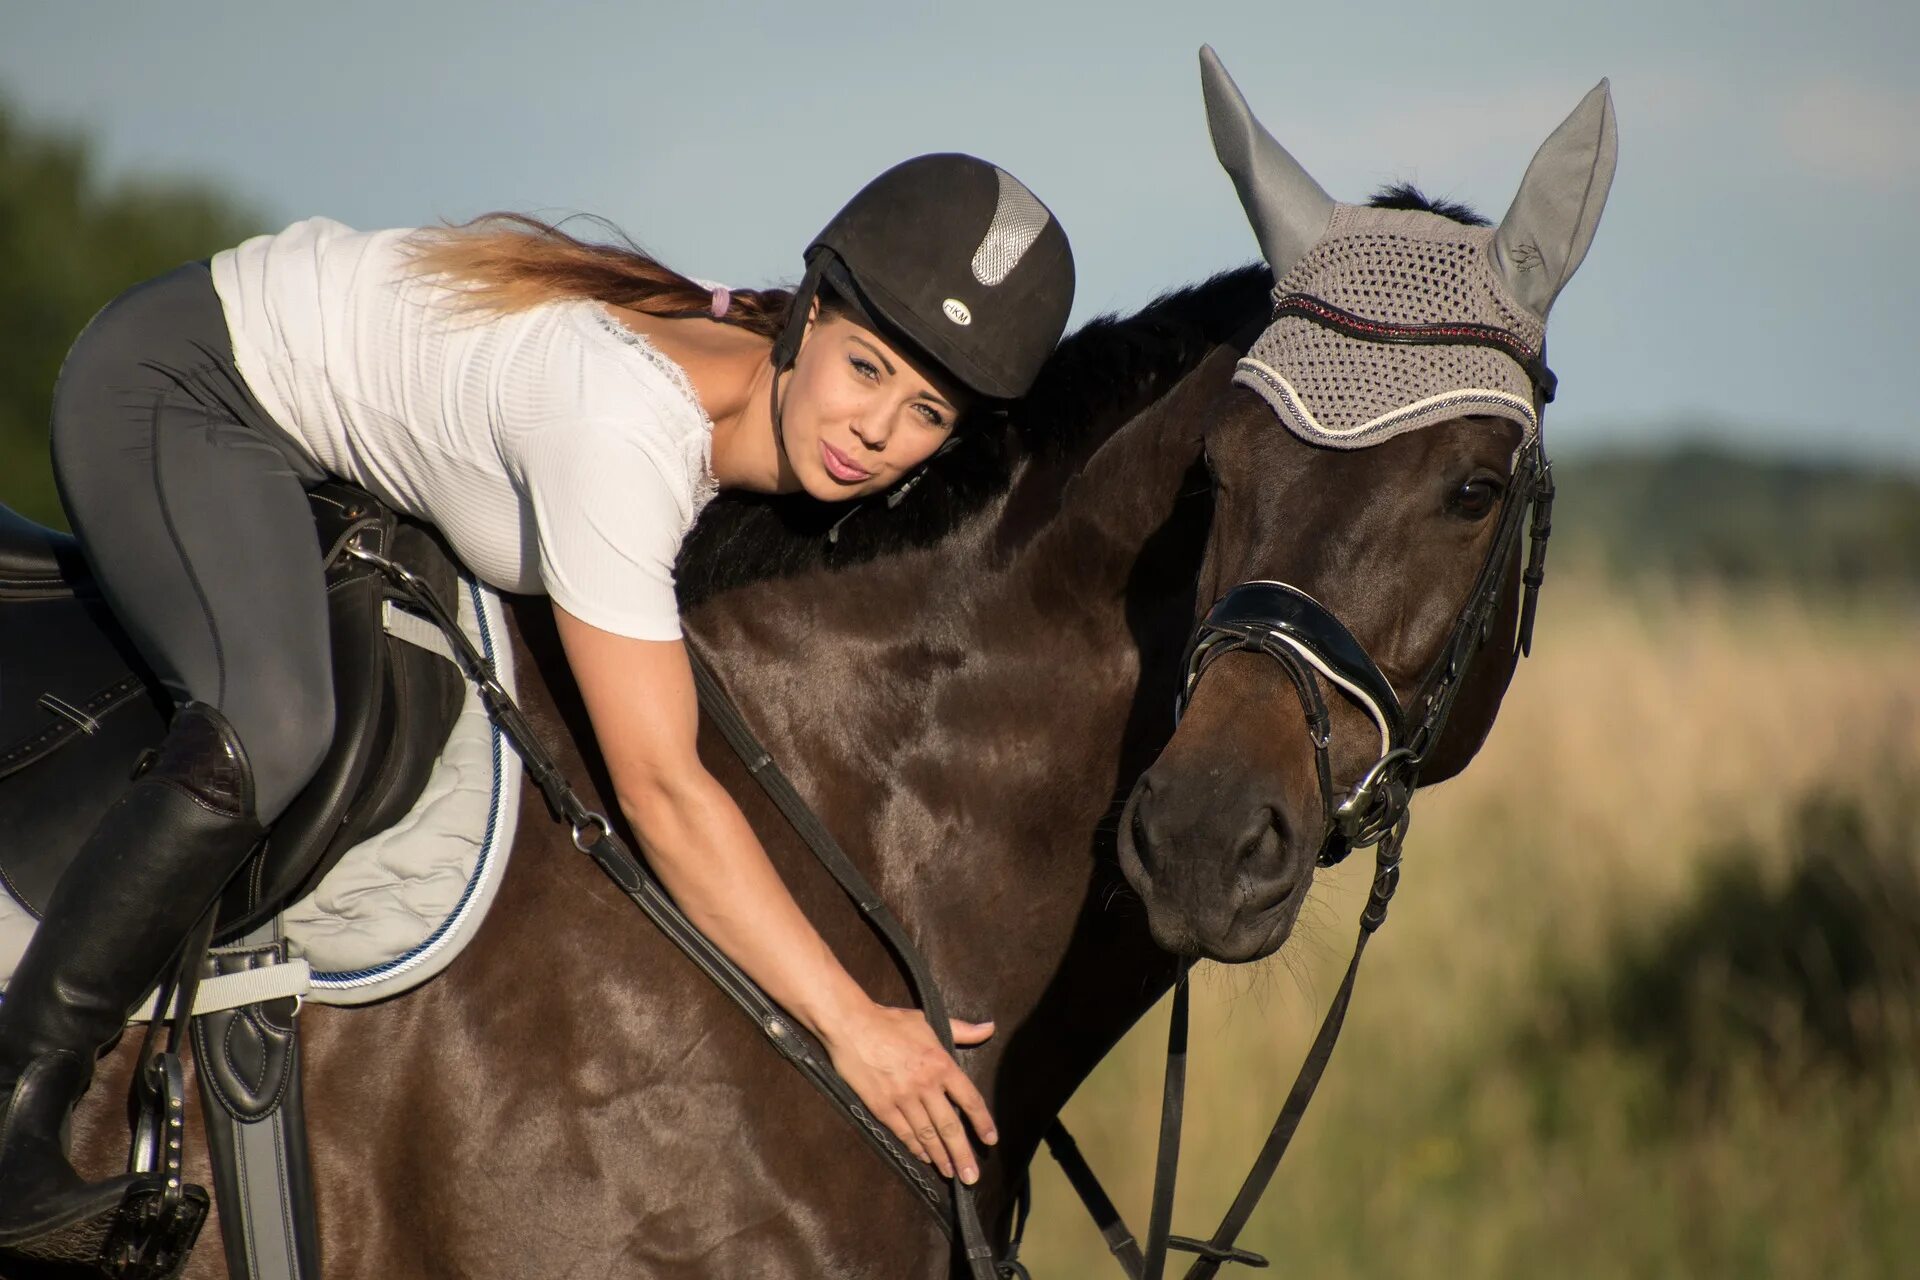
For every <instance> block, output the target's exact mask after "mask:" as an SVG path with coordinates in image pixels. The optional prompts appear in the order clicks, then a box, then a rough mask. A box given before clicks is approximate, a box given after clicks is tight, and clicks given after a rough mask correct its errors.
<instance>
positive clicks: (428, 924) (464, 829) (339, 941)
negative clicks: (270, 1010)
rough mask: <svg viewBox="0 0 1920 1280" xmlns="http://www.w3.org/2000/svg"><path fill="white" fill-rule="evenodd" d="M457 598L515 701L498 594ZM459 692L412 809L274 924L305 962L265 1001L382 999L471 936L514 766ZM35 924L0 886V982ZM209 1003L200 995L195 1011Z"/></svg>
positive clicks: (506, 827) (409, 624) (506, 813)
mask: <svg viewBox="0 0 1920 1280" xmlns="http://www.w3.org/2000/svg"><path fill="white" fill-rule="evenodd" d="M457 595H458V600H457V602H456V603H457V613H458V618H459V623H460V627H461V629H462V630H464V631H465V632H466V633H467V638H468V639H470V640H471V641H472V642H473V644H474V646H475V647H476V648H478V649H479V650H480V652H481V654H482V655H483V656H485V657H486V658H487V659H488V660H489V661H490V662H492V663H493V665H494V670H495V671H496V672H497V673H498V675H499V678H500V683H501V684H503V685H505V686H506V688H507V691H508V692H509V693H511V692H513V691H514V687H515V686H514V673H513V655H512V652H511V650H510V649H509V647H508V645H507V628H506V616H505V612H504V611H503V610H502V608H501V605H500V598H499V596H498V595H496V594H495V593H494V592H493V591H492V590H491V589H489V588H488V587H486V586H484V585H482V584H481V583H478V582H476V581H474V580H473V579H471V578H469V577H466V576H464V575H463V576H462V577H461V579H460V589H459V591H458V592H457ZM386 627H387V630H388V631H389V632H391V633H392V634H394V635H395V636H397V637H399V638H400V639H403V640H406V641H408V642H410V643H413V644H417V645H420V646H421V647H422V648H427V649H431V650H433V651H435V652H437V653H439V654H441V655H442V656H443V657H445V658H446V659H447V660H448V661H449V662H451V661H452V660H453V659H452V652H451V648H450V646H449V645H448V644H447V641H446V638H445V637H444V636H442V635H441V634H440V632H439V630H438V629H437V628H436V627H434V625H433V624H432V623H431V622H429V621H427V620H426V619H425V618H424V617H421V616H419V615H416V614H413V613H411V612H408V611H407V610H404V609H399V608H395V607H394V606H393V605H392V604H388V606H387V618H386ZM464 683H465V697H464V699H463V701H462V703H461V707H460V714H459V716H458V718H457V719H456V720H455V722H454V726H453V733H452V736H451V737H450V738H449V739H448V741H447V745H446V747H445V748H444V749H443V750H442V751H441V753H440V756H439V758H438V759H437V760H435V761H434V765H433V770H432V773H431V774H430V775H429V777H428V779H427V785H426V788H425V790H424V791H422V792H421V794H420V799H419V800H418V801H417V802H416V803H415V804H414V806H413V808H412V809H411V810H410V811H408V813H407V814H406V815H405V816H404V817H402V818H401V819H400V820H399V821H398V822H396V823H394V824H393V826H391V827H389V828H388V829H387V830H385V831H383V832H381V833H380V834H379V835H376V836H374V837H372V838H371V839H369V840H366V841H363V842H362V843H360V844H358V845H355V846H354V847H353V848H352V849H349V850H348V851H347V853H346V854H345V856H343V857H342V858H341V859H340V861H339V862H338V863H337V864H336V865H335V866H334V868H333V869H332V870H331V871H329V872H328V873H327V875H326V877H325V878H324V879H322V880H321V881H320V884H319V886H318V887H317V888H316V889H315V890H314V891H313V893H311V894H310V895H308V896H307V897H306V898H303V899H302V900H300V901H299V902H297V903H295V904H294V905H293V906H291V907H289V908H288V909H287V910H286V911H285V912H284V913H283V914H282V915H281V917H280V929H281V932H282V933H283V935H284V936H285V937H286V939H287V941H288V944H289V949H290V951H291V953H292V954H293V955H294V956H295V957H297V959H298V960H299V961H303V962H304V963H303V964H296V965H293V966H284V968H287V969H288V970H289V971H290V972H288V973H285V974H280V975H278V976H277V980H276V981H275V982H274V983H273V984H272V986H273V992H274V994H283V995H284V994H298V995H301V996H303V997H304V998H306V999H308V1000H312V1001H315V1002H317V1003H320V1004H366V1003H369V1002H371V1001H374V1000H384V999H386V998H388V997H390V996H394V995H397V994H399V993H400V992H402V991H407V990H410V989H412V988H413V987H416V986H418V985H420V984H421V983H423V982H425V981H426V980H427V979H429V978H431V977H433V976H434V975H435V974H436V973H439V972H440V971H441V970H442V969H444V968H446V967H447V965H448V964H450V963H452V961H453V958H454V957H455V956H457V955H459V954H460V950H461V948H463V947H465V946H466V944H467V943H468V942H469V941H470V940H471V939H472V937H473V935H474V933H475V932H476V931H477V930H478V929H479V927H480V921H481V920H482V919H483V918H484V917H485V916H486V913H487V908H488V907H489V906H491V905H492V903H493V896H494V894H495V892H496V891H497V890H498V889H499V887H500V881H501V878H502V877H503V876H504V875H505V873H506V866H507V855H508V853H509V852H510V851H511V850H512V848H513V835H514V826H515V823H516V822H517V820H518V817H519V811H520V806H519V798H520V756H519V754H518V753H517V752H515V751H514V749H513V745H512V743H510V742H509V741H507V738H506V735H505V734H503V733H501V732H500V730H499V729H498V728H496V727H495V726H494V725H493V723H492V722H491V721H489V720H488V719H487V713H486V709H485V708H484V707H483V706H482V705H481V703H480V696H479V694H478V693H477V692H476V691H475V690H474V687H473V684H472V682H471V681H465V682H464ZM37 923H38V922H37V921H36V920H35V919H34V917H33V916H32V915H31V914H30V913H29V912H28V911H27V909H26V908H25V907H24V906H22V905H21V904H20V903H19V902H18V901H17V900H15V899H14V898H13V897H12V896H11V895H10V894H8V893H6V892H5V891H4V888H3V887H0V979H4V978H5V977H10V976H11V975H12V973H13V970H14V967H15V965H16V964H18V962H19V959H20V955H21V953H22V952H23V951H25V950H26V946H27V942H28V940H29V939H30V938H31V937H32V936H33V931H34V928H35V927H36V925H37ZM0 986H4V981H0ZM211 995H213V993H209V996H211ZM256 998H257V997H256ZM217 1003H218V1001H217V997H216V998H212V999H210V998H207V997H203V998H202V999H201V1000H200V1001H199V1002H198V1004H197V1007H199V1008H201V1009H206V1008H208V1007H217Z"/></svg>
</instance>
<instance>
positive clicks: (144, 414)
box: [52, 262, 334, 822]
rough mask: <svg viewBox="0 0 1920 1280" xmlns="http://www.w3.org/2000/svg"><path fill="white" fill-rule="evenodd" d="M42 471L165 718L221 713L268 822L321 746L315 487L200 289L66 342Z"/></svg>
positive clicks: (169, 277)
mask: <svg viewBox="0 0 1920 1280" xmlns="http://www.w3.org/2000/svg"><path fill="white" fill-rule="evenodd" d="M52 435H53V439H52V444H53V468H54V479H55V481H56V482H57V484H58V486H59V490H60V498H61V501H62V502H63V503H64V504H65V506H66V509H67V515H68V518H69V519H70V520H71V521H72V524H73V531H74V534H75V535H76V536H77V537H78V538H79V540H80V544H81V547H82V549H83V550H84V551H85V553H86V557H87V561H88V564H89V565H90V567H91V568H92V570H93V573H94V576H95V578H96V579H97V580H98V582H99V584H100V588H101V591H102V593H103V595H104V596H105V598H106V601H107V604H108V605H109V606H110V607H111V608H112V610H113V612H114V614H115V616H116V617H118V618H119V620H120V622H121V624H122V625H123V626H124V627H125V628H126V630H127V633H128V635H129V636H130V638H131V639H132V641H133V643H134V645H135V646H136V647H137V648H138V649H139V650H140V654H141V656H142V657H144V658H145V659H146V660H147V662H148V664H149V665H150V666H151V667H152V668H153V671H154V674H155V675H157V676H158V677H159V679H160V681H161V683H162V684H163V685H164V686H165V687H166V689H167V691H168V692H169V693H170V694H171V695H172V696H173V697H174V699H175V700H176V702H185V701H188V700H190V699H192V700H198V701H201V702H205V703H209V704H211V705H212V706H215V707H217V708H219V710H220V711H221V713H222V714H224V715H225V716H226V718H227V720H228V721H229V722H230V723H231V724H232V725H233V727H234V731H235V733H236V735H237V736H238V737H239V739H240V744H241V746H242V747H243V748H244V749H245V751H246V754H247V759H248V762H249V763H250V764H251V766H252V769H253V777H254V798H255V809H256V812H257V816H258V817H259V819H260V820H261V821H262V822H270V821H272V820H273V819H274V818H276V817H278V816H279V814H280V812H281V811H282V810H283V809H285V808H286V806H287V804H288V802H289V801H291V800H292V799H293V797H294V796H295V795H297V794H298V793H299V791H300V789H301V788H302V787H304V786H305V785H306V784H307V782H308V781H309V780H310V779H311V778H312V777H313V774H314V772H315V771H316V770H317V769H318V768H319V766H320V761H321V759H322V758H323V757H324V756H325V755H326V752H327V748H328V746H329V744H330V743H331V742H332V739H333V720H334V708H333V668H332V657H331V654H330V652H329V644H328V636H327V601H326V591H325V582H324V579H323V576H322V569H321V561H320V548H319V543H318V540H317V538H316V536H315V533H314V527H313V517H312V515H311V513H310V510H309V508H308V505H307V498H306V489H307V487H309V486H311V485H313V484H317V483H319V482H320V481H322V480H324V479H326V478H327V477H326V474H325V472H323V471H321V470H320V469H319V468H317V467H316V466H315V465H314V464H313V462H312V460H311V459H309V458H307V457H306V456H305V455H303V454H302V453H300V452H299V449H298V447H297V446H296V445H295V444H294V443H293V441H292V439H291V437H290V436H289V435H288V434H287V432H286V430H285V429H284V428H282V427H281V426H280V425H279V424H278V423H276V422H275V421H273V419H272V418H271V417H270V416H269V415H268V414H267V412H266V410H265V409H263V408H262V407H261V406H260V404H259V402H258V401H256V400H255V399H254V397H253V395H252V394H251V393H250V392H249V391H248V390H247V387H246V384H245V382H244V381H242V379H241V376H240V373H239V371H238V369H236V368H235V366H234V359H233V345H232V341H231V339H230V338H229V337H228V332H227V325H226V317H225V315H224V314H223V312H222V311H221V307H220V299H219V295H218V294H216V293H215V292H214V289H213V277H212V275H211V274H210V273H209V272H208V270H207V267H206V266H205V264H203V263H198V262H195V263H189V264H187V265H186V266H183V267H180V268H178V269H176V270H174V271H171V272H169V273H167V274H166V275H163V276H160V277H158V278H157V279H154V280H150V281H148V282H147V283H145V284H142V285H138V286H136V287H134V288H133V289H130V290H128V291H127V292H126V293H124V294H122V295H121V296H120V297H119V298H117V299H115V300H114V301H113V302H112V303H110V304H108V306H107V307H106V309H105V310H103V311H102V312H101V313H100V314H99V315H97V316H95V317H94V319H93V321H92V323H91V324H89V325H88V326H87V328H86V330H85V331H84V332H83V333H82V334H81V335H80V337H79V338H78V339H77V340H76V341H75V343H74V345H73V349H72V350H71V351H70V352H69V353H68V355H67V359H66V363H65V364H64V365H63V366H62V367H61V370H60V380H59V383H58V384H57V386H56V388H55V391H54V403H53V427H52Z"/></svg>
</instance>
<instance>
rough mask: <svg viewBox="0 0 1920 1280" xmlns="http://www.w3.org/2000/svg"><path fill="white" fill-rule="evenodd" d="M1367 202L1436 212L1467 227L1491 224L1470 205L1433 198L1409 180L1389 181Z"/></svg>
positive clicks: (1377, 205) (1381, 205)
mask: <svg viewBox="0 0 1920 1280" xmlns="http://www.w3.org/2000/svg"><path fill="white" fill-rule="evenodd" d="M1367 204H1368V205H1370V206H1371V207H1373V208H1375V209H1411V210H1413V211H1414V212H1416V213H1437V214H1439V215H1440V216H1441V217H1443V218H1446V219H1449V220H1450V221H1453V222H1458V223H1460V224H1461V225H1462V226H1467V227H1490V226H1492V225H1493V223H1492V222H1491V221H1489V220H1488V219H1487V218H1486V216H1485V215H1483V214H1482V213H1480V211H1479V210H1477V209H1475V208H1473V207H1472V206H1471V205H1465V204H1462V203H1460V202H1459V201H1458V200H1448V199H1445V198H1440V199H1435V198H1432V197H1430V196H1427V195H1425V194H1423V193H1422V192H1421V190H1420V188H1418V187H1416V186H1414V185H1413V184H1412V183H1411V182H1390V183H1388V184H1387V185H1386V186H1384V187H1382V188H1380V189H1379V190H1378V191H1376V192H1374V193H1373V198H1372V199H1371V200H1368V201H1367Z"/></svg>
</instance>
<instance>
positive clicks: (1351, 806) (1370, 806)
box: [1333, 747, 1420, 850]
mask: <svg viewBox="0 0 1920 1280" xmlns="http://www.w3.org/2000/svg"><path fill="white" fill-rule="evenodd" d="M1419 769H1420V759H1419V757H1418V756H1416V755H1414V753H1413V752H1412V750H1410V749H1409V748H1407V747H1395V748H1394V749H1393V750H1391V751H1389V752H1387V754H1385V755H1383V756H1381V757H1380V758H1379V759H1378V760H1375V761H1374V762H1373V764H1372V765H1371V766H1370V767H1369V768H1368V769H1367V771H1366V772H1365V773H1364V774H1361V775H1360V781H1358V782H1356V783H1354V784H1353V789H1352V790H1351V791H1349V792H1348V793H1347V798H1346V799H1345V800H1342V801H1341V802H1340V804H1339V807H1337V808H1336V809H1335V810H1334V811H1333V826H1334V829H1335V830H1336V831H1338V832H1339V833H1340V835H1341V838H1342V839H1343V840H1344V841H1345V842H1346V844H1347V846H1348V849H1349V850H1352V849H1366V848H1370V847H1372V846H1373V845H1376V844H1379V843H1380V842H1381V841H1382V840H1384V839H1386V838H1387V836H1388V834H1390V833H1391V832H1392V830H1393V826H1394V824H1395V823H1396V822H1397V821H1399V818H1400V815H1401V814H1403V813H1405V812H1406V809H1407V805H1408V804H1409V803H1410V802H1411V801H1412V799H1413V782H1414V776H1415V774H1417V773H1418V772H1419Z"/></svg>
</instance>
